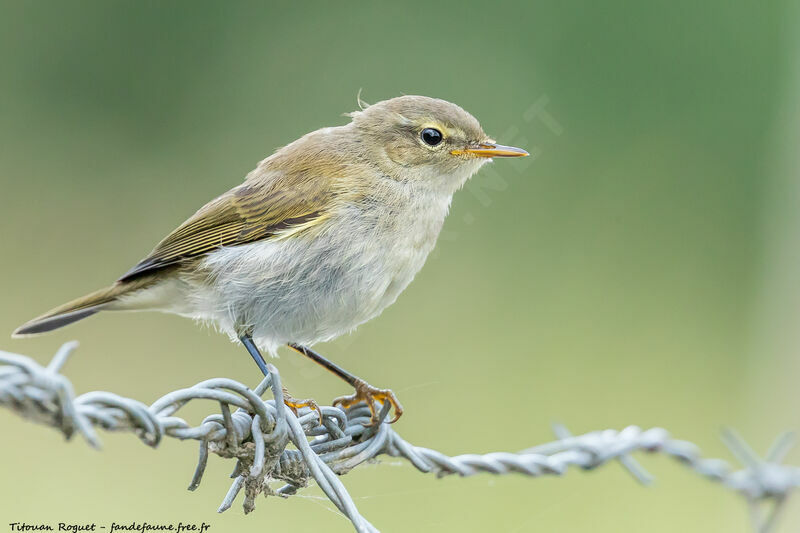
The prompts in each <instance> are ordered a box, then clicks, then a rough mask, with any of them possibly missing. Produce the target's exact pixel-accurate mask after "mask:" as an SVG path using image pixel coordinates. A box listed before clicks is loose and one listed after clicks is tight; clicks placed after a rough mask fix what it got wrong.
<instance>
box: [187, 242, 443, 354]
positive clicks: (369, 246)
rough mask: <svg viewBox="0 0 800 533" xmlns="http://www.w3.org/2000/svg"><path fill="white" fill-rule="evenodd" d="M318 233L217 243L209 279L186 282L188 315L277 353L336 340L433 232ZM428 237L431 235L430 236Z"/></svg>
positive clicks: (424, 250)
mask: <svg viewBox="0 0 800 533" xmlns="http://www.w3.org/2000/svg"><path fill="white" fill-rule="evenodd" d="M339 235H341V236H342V238H339V239H335V240H334V239H332V238H331V237H325V236H317V237H315V238H313V239H312V238H306V237H296V238H292V239H286V240H276V241H262V242H258V243H253V244H247V245H242V246H236V247H230V248H222V249H220V250H218V251H216V252H214V253H212V254H210V255H209V256H208V258H207V259H205V260H204V264H203V267H204V268H205V269H207V270H208V271H209V273H210V274H211V275H210V276H209V277H208V278H207V279H211V280H213V281H211V282H210V283H202V284H198V283H197V282H196V281H192V282H189V284H191V286H192V288H191V289H190V290H189V291H188V292H187V301H189V302H190V305H189V308H190V312H189V313H182V314H188V315H190V316H192V317H194V318H197V319H200V320H204V321H209V322H212V323H214V324H216V325H217V326H218V327H219V328H220V329H221V330H223V331H224V332H226V333H228V334H229V335H230V336H232V337H235V336H239V335H241V334H243V333H245V332H247V333H251V334H252V335H253V337H254V338H255V339H256V342H257V343H258V344H259V345H260V346H262V347H264V348H266V349H267V350H269V351H271V352H273V353H274V351H275V350H276V349H277V348H278V347H279V346H281V345H283V344H285V343H287V342H294V343H299V344H313V343H315V342H320V341H325V340H330V339H333V338H334V337H337V336H339V335H341V334H343V333H346V332H348V331H351V330H353V329H354V328H355V327H356V326H358V325H359V324H361V323H363V322H365V321H367V320H369V319H371V318H373V317H375V316H377V315H378V314H380V312H381V311H383V309H384V308H386V307H387V306H388V305H390V304H391V303H393V302H394V301H395V299H396V298H397V296H398V295H399V294H400V292H402V290H403V289H405V287H406V286H407V285H408V284H409V283H410V282H411V280H412V279H413V278H414V275H415V274H416V273H417V272H418V271H419V269H420V268H421V267H422V265H423V264H424V262H425V258H426V257H427V255H428V253H429V252H430V249H431V248H432V247H433V243H434V241H435V235H434V236H433V238H431V239H423V241H424V242H419V239H412V240H404V239H397V238H394V237H393V236H390V235H385V236H384V235H382V234H381V233H380V232H379V233H378V234H377V235H376V234H375V233H372V234H371V235H369V236H365V238H360V237H359V236H354V235H353V234H352V233H348V232H340V233H339ZM427 241H430V242H427Z"/></svg>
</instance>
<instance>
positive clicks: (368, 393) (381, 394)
mask: <svg viewBox="0 0 800 533" xmlns="http://www.w3.org/2000/svg"><path fill="white" fill-rule="evenodd" d="M289 348H291V349H292V350H294V351H296V352H298V353H301V354H303V355H305V356H306V357H308V358H309V359H311V360H312V361H314V362H315V363H317V364H319V365H321V366H322V367H324V368H325V369H327V370H329V371H331V372H333V373H334V374H336V375H337V376H339V377H340V378H342V379H343V380H344V381H346V382H347V383H348V384H349V385H350V386H351V387H353V388H354V389H355V393H354V394H350V395H348V396H340V397H339V398H336V399H335V400H333V405H334V406H335V405H340V406H341V407H342V408H344V409H346V408H348V407H351V406H353V405H355V404H357V403H359V402H362V401H363V402H365V403H366V404H367V406H368V407H369V411H370V413H372V423H373V424H374V423H376V422H377V421H378V413H377V411H376V409H375V401H376V400H377V401H378V402H380V403H382V404H383V403H386V402H388V403H389V405H391V406H392V408H394V418H392V420H390V421H389V423H390V424H393V423H395V422H397V419H399V418H400V416H401V415H402V414H403V406H402V405H400V402H399V401H398V400H397V396H395V394H394V392H392V391H391V390H390V389H378V388H375V387H373V386H372V385H370V384H369V383H367V382H366V381H364V380H363V379H361V378H359V377H356V376H354V375H353V374H351V373H350V372H348V371H347V370H345V369H344V368H342V367H340V366H339V365H337V364H336V363H334V362H332V361H329V360H328V359H325V358H324V357H323V356H322V355H320V354H318V353H317V352H315V351H314V350H312V349H311V348H307V347H305V346H300V345H299V344H292V343H289Z"/></svg>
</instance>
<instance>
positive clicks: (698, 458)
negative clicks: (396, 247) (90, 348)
mask: <svg viewBox="0 0 800 533" xmlns="http://www.w3.org/2000/svg"><path fill="white" fill-rule="evenodd" d="M76 347H77V343H75V342H70V343H67V344H64V345H63V346H62V347H61V348H60V349H59V350H58V352H57V353H56V355H55V356H54V357H53V359H52V361H51V362H50V363H49V364H48V365H47V366H46V367H45V366H41V365H39V364H38V363H36V362H35V361H34V360H33V359H31V358H29V357H26V356H23V355H18V354H12V353H7V352H2V351H0V363H3V364H4V366H0V405H3V406H5V407H7V408H9V409H11V410H13V411H15V412H16V413H17V414H19V415H21V416H22V417H24V418H27V419H30V420H34V421H37V422H40V423H43V424H46V425H48V426H52V427H55V428H57V429H59V430H60V431H61V432H62V433H63V434H64V435H65V437H67V438H70V437H71V436H73V435H74V434H75V433H79V434H81V435H82V436H83V437H84V438H85V439H86V441H87V442H88V443H89V444H90V445H91V446H93V447H95V448H99V447H100V440H99V438H98V436H97V433H96V431H95V426H97V427H100V428H103V429H105V430H108V431H124V432H131V433H134V434H136V435H137V436H138V437H139V439H141V441H142V442H144V443H145V444H147V445H148V446H152V447H157V446H158V445H159V443H160V442H161V440H162V439H163V438H164V437H173V438H177V439H181V440H195V441H199V444H200V451H199V458H198V462H197V468H196V469H195V472H194V475H193V476H192V480H191V483H190V484H189V490H194V489H196V488H197V487H198V486H199V484H200V481H201V480H202V477H203V473H204V471H205V468H206V464H207V462H208V457H209V454H211V453H214V454H216V455H219V456H221V457H224V458H231V459H236V466H235V468H234V470H233V473H232V474H231V477H232V478H234V481H233V484H232V485H231V487H230V489H229V490H228V492H227V494H226V495H225V497H224V499H223V500H222V504H221V505H220V507H219V509H218V511H219V512H223V511H225V510H227V509H228V508H230V507H231V505H232V504H233V502H234V500H235V499H236V497H237V496H238V495H239V493H241V492H244V502H243V507H244V512H245V513H249V512H251V511H252V510H253V509H254V508H255V499H256V497H257V496H259V495H260V494H264V495H265V496H269V495H277V496H282V497H289V496H291V495H293V494H295V493H296V492H297V491H298V490H300V489H301V488H303V487H306V486H308V484H309V483H310V482H311V481H312V480H313V481H315V482H316V483H317V485H318V486H319V487H320V489H321V490H322V491H323V492H324V493H325V495H326V496H327V497H328V498H329V499H330V501H331V502H332V503H333V504H334V505H335V506H336V507H337V508H338V509H339V511H340V512H341V513H342V514H344V515H345V516H346V517H347V518H348V519H349V520H350V521H351V522H352V524H353V526H354V528H355V530H356V531H358V532H377V531H378V530H377V529H376V528H375V526H373V525H372V524H370V523H369V521H367V520H366V519H365V518H364V517H363V516H361V514H360V513H359V512H358V509H357V508H356V505H355V503H354V502H353V499H352V498H351V497H350V495H349V494H348V492H347V489H346V488H345V487H344V484H343V483H342V481H341V479H340V476H341V475H343V474H346V473H347V472H349V471H350V470H352V469H353V468H355V467H357V466H358V465H360V464H362V463H364V462H366V461H370V460H373V459H375V458H376V457H378V456H380V455H389V456H392V457H401V458H404V459H406V460H408V461H409V462H410V463H411V464H412V465H413V466H414V467H416V468H417V469H418V470H419V471H421V472H424V473H435V474H437V475H438V476H440V477H441V476H446V475H451V474H456V475H460V476H472V475H475V474H479V473H489V474H495V475H502V474H512V473H515V474H522V475H526V476H531V477H541V476H547V475H563V474H565V473H566V472H567V470H568V469H569V467H570V466H577V467H580V468H582V469H584V470H591V469H594V468H597V467H599V466H602V465H605V464H607V463H609V462H611V461H619V462H620V463H621V464H622V466H623V467H625V469H627V470H628V471H629V472H630V473H631V474H632V475H633V476H634V478H635V479H636V480H638V481H639V482H641V483H644V484H647V483H650V482H651V481H652V477H651V476H650V474H648V473H647V472H646V471H645V470H644V469H643V468H642V467H641V465H639V463H638V462H637V461H636V460H635V459H634V458H633V457H632V456H631V454H632V453H633V452H637V451H642V452H649V453H661V454H664V455H667V456H669V457H672V458H674V459H676V460H677V461H678V462H679V463H680V464H683V465H685V466H687V467H688V468H690V469H692V470H693V471H694V472H696V473H697V474H699V475H700V476H702V477H704V478H706V479H708V480H711V481H714V482H717V483H719V484H721V485H723V486H725V487H728V488H729V489H732V490H734V491H736V492H737V493H739V494H741V495H742V496H743V497H744V499H745V500H746V502H747V504H748V506H749V510H750V516H751V520H752V523H753V528H754V531H756V532H757V533H770V532H771V531H773V530H774V528H775V527H776V524H777V522H778V518H779V516H780V513H781V511H782V510H783V509H784V508H785V505H786V502H787V500H788V498H789V496H790V494H791V493H792V491H793V490H794V489H796V488H797V487H800V468H798V467H795V466H790V465H784V464H781V461H782V460H783V459H784V458H785V456H786V454H787V453H788V451H789V450H790V448H791V446H792V445H793V444H794V440H795V439H794V435H793V434H790V433H786V434H783V435H781V436H780V437H779V438H778V439H777V440H776V441H775V443H774V444H773V446H772V448H771V449H770V451H769V452H768V453H767V455H766V457H765V458H764V459H761V458H759V457H758V455H756V454H755V453H754V452H753V451H752V450H751V449H750V447H749V446H748V445H747V444H746V443H745V442H744V441H743V440H742V439H741V438H740V437H739V436H738V435H737V434H736V433H734V432H733V431H731V430H726V431H725V432H723V439H724V441H725V443H726V444H727V446H728V447H729V448H730V449H731V451H732V453H733V454H734V455H735V456H736V458H737V459H738V460H739V462H740V463H741V464H742V468H740V469H738V470H737V469H734V468H733V467H732V466H731V465H730V464H729V463H728V462H727V461H724V460H722V459H709V458H704V457H702V455H701V453H700V450H699V448H698V447H697V446H696V445H694V444H692V443H691V442H688V441H683V440H677V439H673V438H672V437H671V436H670V434H669V433H668V432H667V431H666V430H664V429H662V428H652V429H648V430H642V429H641V428H639V427H637V426H629V427H626V428H625V429H623V430H621V431H617V430H611V429H609V430H604V431H594V432H591V433H586V434H583V435H578V436H573V435H571V434H570V433H569V432H568V431H567V430H566V428H565V427H563V426H556V427H555V428H554V429H555V432H556V437H557V438H558V440H556V441H554V442H551V443H548V444H543V445H540V446H536V447H533V448H529V449H527V450H522V451H521V452H518V453H506V452H498V453H488V454H483V455H477V454H465V455H458V456H454V457H449V456H447V455H445V454H442V453H440V452H437V451H436V450H431V449H429V448H423V447H419V446H414V445H412V444H409V443H408V442H406V441H405V440H403V439H402V438H401V437H400V436H399V435H398V434H397V433H396V432H395V431H394V430H393V429H392V428H391V426H390V425H389V424H388V423H386V421H385V418H386V415H387V414H388V411H389V406H388V405H383V406H382V409H381V411H380V423H379V424H374V425H370V420H371V414H370V410H369V408H368V407H367V406H366V405H365V404H363V403H362V404H358V405H355V406H353V407H351V408H349V409H345V410H342V409H339V408H336V407H329V406H321V407H320V410H321V412H322V422H320V419H319V417H318V415H317V413H316V412H314V411H311V410H310V409H308V408H303V409H300V410H299V411H298V412H297V413H294V412H292V411H291V410H290V409H288V408H287V407H286V406H285V405H284V403H283V388H282V386H281V379H280V374H279V373H278V370H277V369H276V368H275V367H274V366H273V365H268V368H269V372H270V374H269V375H268V376H267V377H266V378H264V380H263V381H262V382H261V383H260V384H259V385H258V386H257V387H256V388H255V389H253V390H251V389H250V388H248V387H247V386H245V385H243V384H241V383H239V382H237V381H234V380H231V379H226V378H215V379H210V380H206V381H202V382H200V383H198V384H196V385H194V386H192V387H188V388H185V389H181V390H177V391H174V392H170V393H168V394H166V395H165V396H163V397H161V398H160V399H158V400H156V401H155V402H154V403H153V404H152V405H150V406H148V405H145V404H143V403H141V402H139V401H137V400H133V399H130V398H124V397H122V396H118V395H116V394H113V393H110V392H103V391H94V392H88V393H85V394H81V395H80V396H77V397H76V396H75V394H74V391H73V387H72V384H71V382H70V381H69V379H67V378H66V377H65V376H64V375H62V374H61V373H60V371H61V368H62V367H63V365H64V363H65V362H66V360H67V358H68V357H69V356H70V354H72V352H73V351H74V350H75V348H76ZM268 390H269V391H271V393H272V399H266V400H265V399H262V396H263V395H264V394H265V393H266V392H267V391H268ZM198 399H206V400H212V401H216V402H218V404H219V409H220V412H219V413H215V414H212V415H210V416H207V417H206V418H205V419H204V420H203V421H202V422H201V423H200V424H199V425H197V426H192V425H191V424H189V423H188V422H187V421H186V420H184V419H182V418H179V417H177V416H175V414H176V413H177V412H178V411H179V410H180V409H181V408H182V407H184V406H185V405H186V404H187V403H189V402H190V401H192V400H198ZM233 409H235V410H233ZM275 482H281V483H283V485H282V486H280V487H279V488H273V484H274V483H275Z"/></svg>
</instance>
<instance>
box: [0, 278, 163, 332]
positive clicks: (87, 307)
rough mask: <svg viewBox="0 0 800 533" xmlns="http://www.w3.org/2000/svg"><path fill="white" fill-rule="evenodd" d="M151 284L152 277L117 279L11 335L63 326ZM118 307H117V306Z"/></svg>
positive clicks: (111, 306) (44, 315) (35, 319)
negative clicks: (109, 284)
mask: <svg viewBox="0 0 800 533" xmlns="http://www.w3.org/2000/svg"><path fill="white" fill-rule="evenodd" d="M150 284H152V279H147V278H142V279H134V280H131V281H118V282H116V283H114V284H113V285H111V286H110V287H106V288H104V289H100V290H97V291H94V292H92V293H90V294H87V295H86V296H82V297H80V298H77V299H75V300H72V301H71V302H67V303H65V304H64V305H61V306H59V307H56V308H55V309H52V310H50V311H48V312H47V313H45V314H43V315H42V316H40V317H37V318H34V319H33V320H30V321H28V322H26V323H25V324H23V325H21V326H20V327H18V328H17V329H16V330H15V331H14V333H12V334H11V336H12V337H26V336H31V335H38V334H40V333H46V332H48V331H52V330H54V329H58V328H61V327H64V326H66V325H68V324H72V323H73V322H77V321H78V320H81V319H84V318H86V317H87V316H92V315H93V314H95V313H97V312H98V311H102V310H103V309H108V308H113V307H115V306H114V304H115V303H116V302H117V301H118V300H119V298H120V297H122V296H125V295H128V294H131V293H132V292H135V291H138V290H139V289H144V288H146V287H147V286H148V285H150ZM117 308H118V309H119V307H117Z"/></svg>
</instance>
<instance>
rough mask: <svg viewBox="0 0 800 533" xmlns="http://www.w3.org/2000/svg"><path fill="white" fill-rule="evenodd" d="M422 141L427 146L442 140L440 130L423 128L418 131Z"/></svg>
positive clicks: (434, 144)
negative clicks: (420, 131)
mask: <svg viewBox="0 0 800 533" xmlns="http://www.w3.org/2000/svg"><path fill="white" fill-rule="evenodd" d="M420 137H422V141H423V142H424V143H425V144H427V145H428V146H436V145H437V144H439V143H440V142H442V132H441V131H439V130H437V129H434V128H425V129H424V130H422V133H420Z"/></svg>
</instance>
